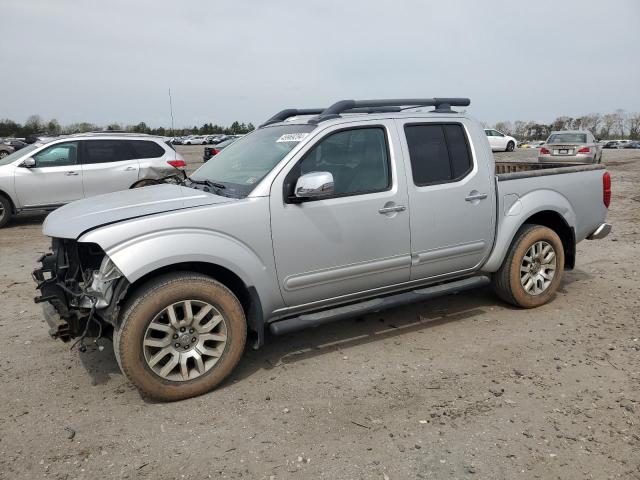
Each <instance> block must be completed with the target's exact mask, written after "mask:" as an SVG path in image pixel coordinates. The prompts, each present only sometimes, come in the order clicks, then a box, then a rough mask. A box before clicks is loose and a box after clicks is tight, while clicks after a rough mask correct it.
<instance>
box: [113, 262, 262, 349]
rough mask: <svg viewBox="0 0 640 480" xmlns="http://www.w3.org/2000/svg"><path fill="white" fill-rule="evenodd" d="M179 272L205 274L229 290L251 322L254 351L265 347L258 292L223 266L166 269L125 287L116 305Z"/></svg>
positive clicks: (179, 264)
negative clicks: (157, 279)
mask: <svg viewBox="0 0 640 480" xmlns="http://www.w3.org/2000/svg"><path fill="white" fill-rule="evenodd" d="M178 272H194V273H201V274H203V275H206V276H208V277H211V278H213V279H214V280H217V281H218V282H220V283H222V284H223V285H224V286H225V287H227V288H228V289H229V290H230V291H231V293H233V294H234V295H235V296H236V297H237V298H238V300H239V301H240V304H241V305H242V309H243V310H244V313H245V317H246V319H247V329H248V332H249V333H250V335H251V338H252V340H253V347H254V348H258V347H260V346H262V345H263V344H264V314H263V311H262V303H261V301H260V296H259V295H258V292H257V290H256V288H255V287H253V286H249V285H247V284H246V283H245V282H244V281H243V280H242V278H240V277H239V276H238V275H237V274H236V273H234V272H233V271H231V270H230V269H228V268H226V267H224V266H222V265H218V264H215V263H209V262H203V261H192V262H177V263H172V264H168V265H163V266H162V267H159V268H157V269H156V270H152V271H150V272H147V273H145V274H144V275H142V276H141V277H139V278H137V279H136V280H134V281H133V282H131V283H128V282H126V285H124V284H123V288H122V291H121V292H120V293H119V298H118V299H117V300H116V301H117V303H118V304H119V305H124V304H126V302H127V301H128V300H129V299H131V298H132V297H134V296H135V295H136V292H137V291H138V290H139V289H140V288H141V287H143V286H144V285H145V284H147V283H148V282H149V281H151V280H153V279H155V278H157V277H158V276H160V275H166V274H170V273H178ZM115 322H116V324H117V323H119V322H120V318H116V319H115Z"/></svg>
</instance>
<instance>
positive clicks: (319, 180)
mask: <svg viewBox="0 0 640 480" xmlns="http://www.w3.org/2000/svg"><path fill="white" fill-rule="evenodd" d="M334 191H335V188H334V185H333V175H332V174H331V173H330V172H311V173H307V174H305V175H302V176H301V177H300V178H298V181H297V182H296V188H295V191H294V193H295V196H296V198H324V197H329V196H331V195H333V193H334Z"/></svg>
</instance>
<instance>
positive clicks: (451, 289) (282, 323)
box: [269, 276, 490, 335]
mask: <svg viewBox="0 0 640 480" xmlns="http://www.w3.org/2000/svg"><path fill="white" fill-rule="evenodd" d="M489 282H490V280H489V277H486V276H479V277H470V278H464V279H462V280H455V281H453V282H448V283H442V284H439V285H434V286H431V287H426V288H421V289H419V290H412V291H409V292H403V293H398V294H395V295H391V296H388V297H381V298H374V299H372V300H365V301H363V302H360V303H355V304H352V305H346V306H343V307H336V308H331V309H329V310H323V311H321V312H315V313H306V314H303V315H300V316H298V317H293V318H287V319H284V320H278V321H276V322H273V323H271V324H270V326H269V329H270V331H271V333H272V334H274V335H284V334H286V333H289V332H295V331H296V330H302V329H304V328H309V327H317V326H319V325H323V324H325V323H330V322H335V321H338V320H344V319H347V318H352V317H354V316H357V315H363V314H365V313H372V312H377V311H380V310H385V309H387V308H391V307H398V306H401V305H406V304H410V303H415V302H422V301H425V300H429V299H430V298H434V297H439V296H441V295H446V294H449V293H458V292H461V291H463V290H469V289H471V288H477V287H482V286H484V285H487V284H488V283H489Z"/></svg>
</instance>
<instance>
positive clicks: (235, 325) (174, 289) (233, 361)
mask: <svg viewBox="0 0 640 480" xmlns="http://www.w3.org/2000/svg"><path fill="white" fill-rule="evenodd" d="M182 302H185V303H189V304H190V305H191V303H193V302H195V303H198V302H199V303H202V304H205V305H207V306H209V307H212V309H213V310H212V311H211V317H210V319H209V320H206V318H207V317H203V319H204V321H205V325H200V324H199V323H198V325H196V323H192V324H186V325H187V328H189V326H190V325H191V326H194V327H195V329H196V330H195V331H194V330H189V331H187V332H184V334H180V332H181V331H183V330H175V334H172V332H168V333H167V334H166V338H165V339H169V338H171V339H170V340H169V343H168V344H164V345H162V346H161V347H158V349H159V350H167V351H168V352H169V353H166V354H165V356H164V357H162V356H160V357H159V358H160V361H157V363H155V364H154V362H153V361H152V360H153V357H152V358H149V356H150V355H149V352H148V349H149V348H150V347H148V346H145V345H147V341H149V340H156V339H157V338H156V337H151V336H149V332H150V331H151V330H150V329H149V325H150V324H151V323H152V322H156V321H157V319H158V318H162V317H161V315H162V314H163V312H165V311H166V309H167V308H170V309H173V306H175V305H178V304H182ZM190 308H191V306H190V307H189V309H190ZM189 311H190V312H191V310H189ZM182 313H183V315H184V317H183V319H181V320H180V321H183V320H185V319H187V318H190V317H187V316H186V310H185V311H183V312H182ZM174 315H175V311H174ZM218 316H219V317H222V319H221V320H219V323H217V324H216V325H220V326H221V327H223V328H222V329H221V330H220V331H217V332H214V335H215V336H216V337H224V340H223V341H224V344H223V345H221V350H219V351H218V352H217V353H216V355H214V356H212V357H210V358H209V359H208V360H207V362H208V364H205V363H202V369H201V367H200V366H196V365H195V362H194V365H192V367H193V368H192V369H191V373H194V372H195V371H196V370H198V371H199V373H197V376H195V377H192V375H188V374H184V373H182V377H181V378H180V375H181V372H182V370H181V367H182V363H181V362H180V364H178V363H175V364H174V366H171V365H169V364H171V363H173V360H174V358H176V357H177V358H181V355H184V356H185V358H186V357H187V356H188V355H187V353H186V352H184V351H183V350H182V348H183V345H184V348H185V349H186V348H187V346H186V344H182V343H177V342H181V341H182V339H181V337H182V336H186V337H191V336H192V335H195V336H197V335H198V332H200V329H199V328H198V327H206V324H207V323H213V321H212V320H213V319H214V318H219V317H218ZM120 318H121V321H120V324H119V325H118V327H117V329H116V331H115V332H114V336H113V347H114V353H115V355H116V358H117V360H118V365H119V366H120V368H121V370H122V372H123V373H124V375H125V376H126V377H127V379H128V380H129V381H130V382H131V383H132V384H133V385H135V386H136V387H137V388H138V390H139V391H140V392H141V394H142V395H144V396H147V397H150V398H154V399H157V400H162V401H175V400H182V399H185V398H190V397H195V396H198V395H202V394H203V393H206V392H208V391H210V390H212V389H214V388H215V387H216V386H217V385H219V384H220V383H221V382H222V381H223V380H224V379H225V378H226V377H227V376H228V375H229V374H230V373H231V372H232V371H233V369H234V368H235V366H236V365H237V364H238V362H239V361H240V358H241V357H242V353H243V351H244V346H245V343H246V338H247V324H246V319H245V315H244V311H243V309H242V306H241V304H240V302H239V301H238V299H237V298H236V297H235V295H234V294H233V293H232V292H231V291H230V290H229V289H228V288H226V287H225V286H224V285H222V284H221V283H220V282H217V281H216V280H214V279H212V278H211V277H208V276H206V275H202V274H199V273H191V272H177V273H170V274H166V275H162V276H160V277H158V278H156V279H154V280H151V281H150V282H149V283H147V284H146V285H144V286H142V287H141V288H140V289H139V290H136V292H135V296H134V297H133V298H132V299H131V300H130V301H128V302H127V305H126V306H125V308H124V309H123V310H122V315H121V317H120ZM191 318H194V321H195V320H197V318H198V314H195V315H194V314H193V313H192V315H191ZM203 319H200V320H198V322H200V321H202V320H203ZM174 320H175V317H174ZM167 321H168V320H167ZM171 325H173V323H172V322H169V323H168V324H167V325H165V326H168V327H171ZM216 328H218V327H216ZM205 331H207V332H210V331H211V332H212V330H205ZM191 332H195V333H191ZM178 335H180V338H179V339H176V337H177V336H178ZM201 335H204V334H201ZM208 335H209V336H212V335H211V334H208ZM201 338H204V337H201ZM165 339H162V338H161V339H158V341H159V342H162V341H164V340H165ZM174 339H176V340H174ZM186 341H188V338H187V340H186ZM193 341H194V342H195V341H196V340H195V337H194V340H193ZM174 342H176V343H175V344H174ZM199 345H200V343H199V341H198V343H194V344H193V348H192V350H193V351H194V352H195V353H196V354H197V355H198V356H200V355H199V353H200V351H199V350H198V349H199V348H200V347H199ZM202 345H204V341H203V343H202ZM178 346H179V347H178ZM174 347H175V348H174ZM154 348H155V347H154ZM207 348H208V349H209V351H213V349H212V348H211V347H207ZM145 349H146V350H145ZM154 356H156V355H154ZM167 356H168V357H169V359H168V360H166V358H167ZM203 356H204V355H203ZM162 360H166V363H165V364H164V365H163V364H162ZM175 362H178V360H175ZM184 363H185V365H186V364H187V360H185V362H184ZM205 365H207V366H206V367H205ZM159 367H162V369H161V370H164V367H167V368H169V367H170V371H171V372H174V369H177V372H175V373H173V374H172V375H173V377H171V376H169V375H168V374H164V373H163V372H162V371H161V372H159V373H158V372H157V371H155V370H154V368H156V369H158V368H159ZM163 375H164V376H163ZM185 375H186V376H185Z"/></svg>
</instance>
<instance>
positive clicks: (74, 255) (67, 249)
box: [33, 238, 128, 342]
mask: <svg viewBox="0 0 640 480" xmlns="http://www.w3.org/2000/svg"><path fill="white" fill-rule="evenodd" d="M39 262H40V263H41V267H40V268H38V269H36V270H34V272H33V278H34V280H35V281H36V283H37V289H38V290H40V296H38V297H36V298H35V299H34V300H35V302H36V303H41V304H42V307H43V313H44V316H45V319H46V321H47V323H48V324H49V327H50V330H49V334H50V335H51V336H52V337H53V338H59V339H60V340H62V341H65V342H67V341H69V340H71V339H72V338H76V337H81V338H86V337H89V338H99V337H101V336H108V335H110V334H111V332H112V328H113V326H114V325H115V318H116V317H117V308H116V306H117V302H118V300H119V299H120V298H122V296H123V294H124V292H125V291H126V289H127V287H128V282H127V280H126V278H125V277H124V276H123V275H122V273H121V272H120V270H118V268H117V267H116V266H115V265H114V263H113V262H112V261H111V259H110V258H109V257H108V256H107V255H106V254H105V253H104V251H103V250H102V249H101V248H100V247H99V246H98V245H96V244H94V243H82V242H77V241H75V240H69V239H62V238H53V240H52V245H51V253H47V254H45V255H43V256H42V257H40V259H39Z"/></svg>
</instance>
